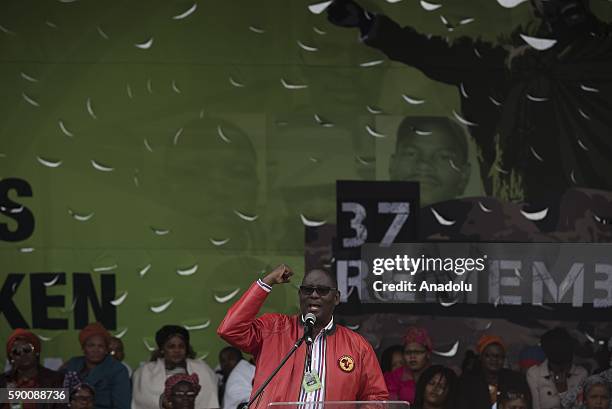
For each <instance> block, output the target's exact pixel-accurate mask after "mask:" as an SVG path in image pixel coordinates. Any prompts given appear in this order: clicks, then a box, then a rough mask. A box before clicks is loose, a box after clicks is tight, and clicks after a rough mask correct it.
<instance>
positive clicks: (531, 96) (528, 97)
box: [527, 94, 548, 102]
mask: <svg viewBox="0 0 612 409" xmlns="http://www.w3.org/2000/svg"><path fill="white" fill-rule="evenodd" d="M527 99H528V100H530V101H532V102H546V101H548V98H546V97H536V96H533V95H531V94H527Z"/></svg>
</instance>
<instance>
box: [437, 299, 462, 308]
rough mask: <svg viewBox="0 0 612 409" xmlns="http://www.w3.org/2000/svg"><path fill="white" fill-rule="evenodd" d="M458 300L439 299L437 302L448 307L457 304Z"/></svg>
mask: <svg viewBox="0 0 612 409" xmlns="http://www.w3.org/2000/svg"><path fill="white" fill-rule="evenodd" d="M457 302H458V300H454V301H442V300H440V301H439V304H440V305H441V306H442V307H445V308H448V307H452V306H453V305H455V304H457Z"/></svg>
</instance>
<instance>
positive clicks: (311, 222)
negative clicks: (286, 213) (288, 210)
mask: <svg viewBox="0 0 612 409" xmlns="http://www.w3.org/2000/svg"><path fill="white" fill-rule="evenodd" d="M300 218H301V219H302V224H304V226H306V227H320V226H323V225H324V224H325V223H327V221H325V220H310V219H308V218H307V217H306V216H304V215H303V214H301V213H300Z"/></svg>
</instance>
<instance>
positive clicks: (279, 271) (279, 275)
mask: <svg viewBox="0 0 612 409" xmlns="http://www.w3.org/2000/svg"><path fill="white" fill-rule="evenodd" d="M292 275H293V271H292V270H291V269H290V268H289V266H287V265H285V264H281V265H280V266H278V267H276V268H275V269H274V270H272V272H271V273H269V274H268V275H267V276H265V277H264V279H263V280H262V281H263V282H264V283H266V284H268V285H269V286H273V285H274V284H284V283H288V282H289V281H290V278H291V276H292Z"/></svg>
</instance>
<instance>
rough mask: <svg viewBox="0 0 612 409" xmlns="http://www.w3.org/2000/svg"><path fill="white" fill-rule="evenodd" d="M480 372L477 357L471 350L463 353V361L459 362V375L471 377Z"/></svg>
mask: <svg viewBox="0 0 612 409" xmlns="http://www.w3.org/2000/svg"><path fill="white" fill-rule="evenodd" d="M479 371H480V359H478V355H476V353H475V352H474V351H472V350H471V349H468V350H467V351H465V355H464V356H463V361H462V362H461V374H462V375H473V374H477V373H479Z"/></svg>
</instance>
